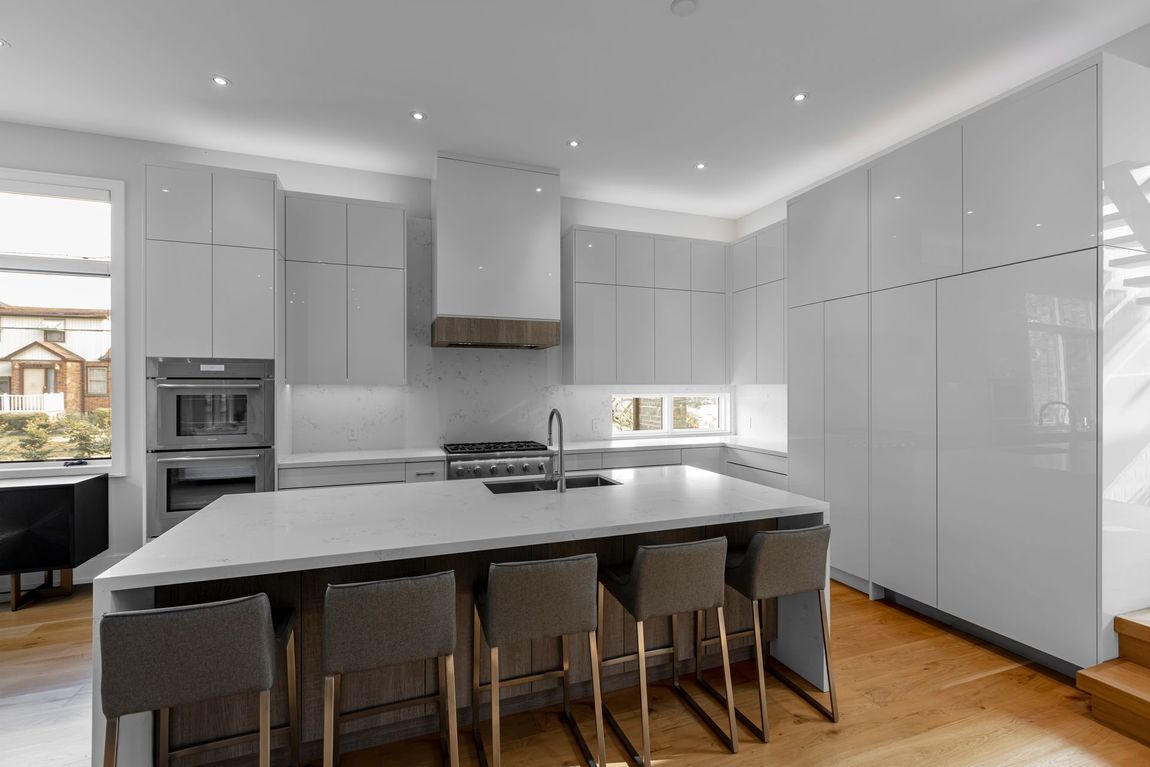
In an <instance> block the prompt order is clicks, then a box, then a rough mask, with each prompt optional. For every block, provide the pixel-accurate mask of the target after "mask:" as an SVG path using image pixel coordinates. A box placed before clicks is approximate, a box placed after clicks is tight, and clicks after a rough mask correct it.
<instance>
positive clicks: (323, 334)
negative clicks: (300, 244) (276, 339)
mask: <svg viewBox="0 0 1150 767" xmlns="http://www.w3.org/2000/svg"><path fill="white" fill-rule="evenodd" d="M289 199H290V198H289ZM347 277H348V270H347V267H345V266H341V265H338V264H317V263H310V262H307V261H288V262H287V263H286V264H285V282H286V292H287V296H286V300H287V305H286V312H285V314H286V324H287V327H286V334H287V380H288V383H347V354H348V344H347V340H348V334H347V332H348V324H347V322H348V313H347Z"/></svg>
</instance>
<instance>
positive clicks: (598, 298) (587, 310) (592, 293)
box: [575, 238, 618, 384]
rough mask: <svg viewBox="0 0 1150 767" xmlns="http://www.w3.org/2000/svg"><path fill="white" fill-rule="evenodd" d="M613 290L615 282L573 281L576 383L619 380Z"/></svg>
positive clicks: (600, 382) (615, 310)
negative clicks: (611, 283) (601, 283)
mask: <svg viewBox="0 0 1150 767" xmlns="http://www.w3.org/2000/svg"><path fill="white" fill-rule="evenodd" d="M576 242H578V238H576ZM576 264H578V257H576ZM616 290H617V289H616V287H615V286H614V285H599V284H596V283H591V282H577V283H575V338H576V342H575V381H576V383H581V384H609V383H615V382H616V381H617V380H618V378H617V373H616V371H617V367H616V348H617V347H616V343H617V342H616V332H617V327H618V323H617V321H616V312H617V304H616Z"/></svg>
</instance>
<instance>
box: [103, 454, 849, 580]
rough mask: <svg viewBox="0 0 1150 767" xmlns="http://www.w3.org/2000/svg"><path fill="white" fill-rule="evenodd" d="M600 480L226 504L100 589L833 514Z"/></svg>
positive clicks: (368, 490)
mask: <svg viewBox="0 0 1150 767" xmlns="http://www.w3.org/2000/svg"><path fill="white" fill-rule="evenodd" d="M582 473H587V472H582ZM595 473H599V474H602V475H604V476H607V477H610V478H611V479H614V480H617V481H618V482H620V483H621V484H619V485H614V486H609V487H596V488H579V489H574V490H569V491H568V492H566V493H563V494H559V493H555V492H549V491H542V492H527V493H512V494H503V495H496V494H494V493H492V492H491V491H490V490H488V489H487V487H485V486H484V480H480V479H474V480H456V481H451V482H423V483H414V484H393V485H353V486H345V487H325V488H313V489H307V490H290V491H281V492H276V493H252V494H248V495H228V496H224V497H222V498H220V499H219V500H217V501H216V502H215V503H212V504H211V505H209V506H208V507H207V508H205V509H203V510H202V511H200V512H198V513H197V514H195V515H194V516H192V517H191V518H189V519H187V520H185V521H183V522H181V523H180V524H179V525H177V526H176V527H174V528H173V529H171V530H169V531H168V532H166V533H164V534H163V535H161V536H160V537H159V538H157V539H155V540H154V541H152V542H151V543H148V544H147V545H145V546H144V547H143V548H142V549H140V550H138V551H136V552H134V553H133V554H131V555H129V556H128V557H126V558H125V559H123V560H121V561H120V562H119V563H117V564H116V565H114V566H113V567H111V568H110V569H108V570H106V571H105V572H104V573H102V574H101V575H99V576H97V578H96V580H97V582H98V584H99V585H100V586H101V587H103V588H106V589H113V590H121V589H132V588H141V587H151V586H160V585H167V584H172V583H187V582H194V581H204V580H215V579H219V578H235V577H241V576H249V575H260V574H266V573H276V572H294V571H297V570H311V569H315V568H322V567H336V566H341V565H350V564H359V563H364V562H379V561H389V560H398V559H412V558H416V557H429V556H437V555H443V554H455V553H462V552H468V551H485V550H492V549H499V548H505V547H510V546H527V545H533V544H543V543H557V542H562V541H574V540H583V539H590V538H602V537H608V536H616V535H626V534H633V533H644V532H654V531H659V530H674V529H680V528H687V527H699V526H702V525H708V524H726V523H731V522H741V521H749V520H759V519H773V518H778V517H787V516H795V515H800V514H812V513H823V514H825V513H826V511H827V510H828V506H827V504H826V503H825V502H823V501H817V500H814V499H813V498H807V497H805V496H801V495H794V494H792V493H788V492H785V491H783V490H776V489H774V488H770V487H765V486H763V485H759V484H755V483H753V482H747V481H744V480H741V479H735V478H734V477H728V476H725V475H722V474H715V473H713V472H709V471H705V470H703V469H698V468H695V467H691V466H660V467H651V468H643V469H613V470H606V471H601V472H595ZM573 475H574V474H573Z"/></svg>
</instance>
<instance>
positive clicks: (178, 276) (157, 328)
mask: <svg viewBox="0 0 1150 767" xmlns="http://www.w3.org/2000/svg"><path fill="white" fill-rule="evenodd" d="M144 258H145V275H146V276H145V279H146V288H147V292H146V297H147V298H146V303H147V316H148V322H147V333H146V336H147V338H146V342H145V346H146V347H147V354H148V356H149V357H168V356H172V357H182V356H187V357H211V356H212V246H211V245H202V244H195V243H188V242H164V241H160V240H149V241H148V242H147V248H146V252H145V256H144Z"/></svg>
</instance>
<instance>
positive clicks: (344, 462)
mask: <svg viewBox="0 0 1150 767" xmlns="http://www.w3.org/2000/svg"><path fill="white" fill-rule="evenodd" d="M723 446H729V447H737V448H740V449H742V450H754V451H756V452H759V453H767V454H770V455H777V456H781V457H783V458H786V457H787V447H786V445H785V444H783V443H780V442H777V441H770V440H757V439H747V438H744V437H739V436H737V435H734V434H720V435H713V436H707V437H657V438H642V437H640V438H635V439H602V440H580V441H574V442H568V443H566V444H565V445H564V448H565V449H566V450H567V452H569V453H604V452H614V451H617V450H620V451H625V450H674V449H686V448H692V447H723ZM445 457H446V456H444V454H443V449H442V448H440V447H406V448H393V449H389V450H341V451H334V452H321V453H294V454H292V455H283V456H278V457H277V458H278V460H277V463H278V465H279V467H280V468H293V469H303V468H311V467H316V466H354V465H359V464H372V463H404V462H408V461H442V460H444V459H445Z"/></svg>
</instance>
